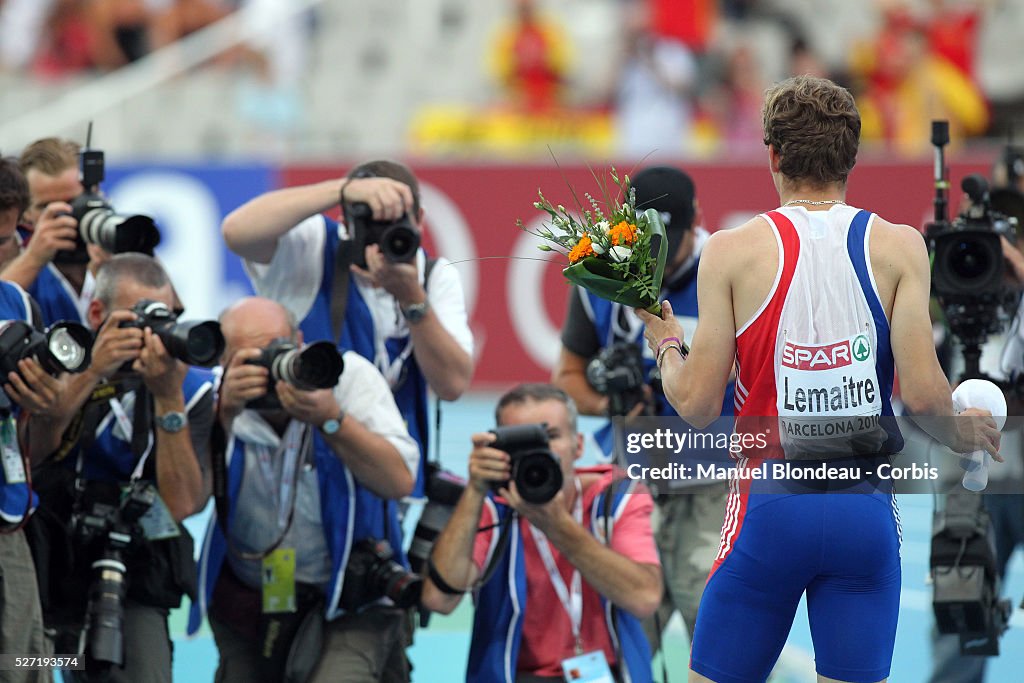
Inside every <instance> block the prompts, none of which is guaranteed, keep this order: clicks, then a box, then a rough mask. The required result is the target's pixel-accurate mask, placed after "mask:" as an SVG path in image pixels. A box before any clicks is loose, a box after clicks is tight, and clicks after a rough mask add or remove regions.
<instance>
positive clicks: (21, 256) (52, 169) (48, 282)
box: [0, 138, 110, 325]
mask: <svg viewBox="0 0 1024 683" xmlns="http://www.w3.org/2000/svg"><path fill="white" fill-rule="evenodd" d="M79 151H80V147H79V145H78V143H76V142H73V141H71V140H65V139H62V138H43V139H41V140H36V141H35V142H33V143H32V144H30V145H29V146H28V147H26V148H25V149H24V150H23V151H22V153H21V157H20V159H19V164H20V166H21V170H22V173H24V174H25V178H26V179H27V180H28V186H29V193H30V198H31V199H30V202H29V206H28V207H27V208H26V210H25V211H24V213H23V215H22V219H21V230H20V232H21V235H20V240H24V242H25V245H24V247H23V248H22V249H21V250H20V253H19V252H18V251H14V252H13V254H12V255H13V256H14V258H13V260H11V261H10V262H9V263H5V264H4V265H3V266H2V270H0V275H2V277H3V278H4V279H5V280H9V281H11V282H16V283H17V284H19V285H21V286H22V287H24V288H25V289H26V290H27V291H28V292H29V293H30V294H32V296H33V297H34V298H35V299H36V301H37V302H38V303H39V307H40V310H41V311H42V314H43V320H44V321H45V323H46V324H47V325H49V324H52V323H54V322H56V321H58V320H73V321H75V322H80V323H82V324H83V325H84V324H87V320H86V316H87V311H88V308H89V303H90V302H91V301H92V299H93V296H94V293H95V290H96V278H95V276H96V270H97V268H99V266H100V265H101V264H102V263H103V262H104V261H106V260H107V259H108V258H109V257H110V254H109V253H107V252H106V251H104V250H103V248H102V247H99V246H96V245H86V247H85V251H84V252H77V251H76V237H77V236H78V221H77V220H75V218H74V217H73V216H72V215H71V203H70V202H71V201H72V200H74V198H75V197H77V196H78V195H80V194H82V192H83V190H84V189H85V188H84V187H83V186H82V182H81V180H80V179H79V168H78V154H79ZM72 255H74V256H72Z"/></svg>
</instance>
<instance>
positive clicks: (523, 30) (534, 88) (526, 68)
mask: <svg viewBox="0 0 1024 683" xmlns="http://www.w3.org/2000/svg"><path fill="white" fill-rule="evenodd" d="M566 41H567V37H566V32H565V31H564V30H563V29H562V28H561V27H560V26H558V25H556V24H555V23H553V22H552V21H551V20H550V19H549V18H547V17H543V16H541V15H540V14H539V13H538V10H537V6H536V3H535V1H534V0H515V15H514V17H512V19H511V20H510V21H509V22H507V23H506V24H505V25H503V26H502V27H501V28H499V30H498V32H497V35H496V36H495V38H494V40H492V41H491V54H490V63H491V67H492V70H493V71H494V72H495V73H496V74H497V76H498V79H499V81H500V82H501V84H502V86H503V87H504V88H505V90H506V93H507V95H508V99H509V100H511V102H512V103H513V104H515V105H516V106H517V107H521V108H522V109H525V110H526V111H527V112H543V111H550V110H551V109H554V108H555V107H557V106H558V105H559V103H560V97H561V86H562V84H563V82H564V81H565V74H566V65H567V62H568V50H567V48H566Z"/></svg>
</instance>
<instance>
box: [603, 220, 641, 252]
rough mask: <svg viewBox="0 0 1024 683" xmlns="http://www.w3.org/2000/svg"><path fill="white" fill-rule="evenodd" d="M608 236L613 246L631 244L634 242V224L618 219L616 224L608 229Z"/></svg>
mask: <svg viewBox="0 0 1024 683" xmlns="http://www.w3.org/2000/svg"><path fill="white" fill-rule="evenodd" d="M608 237H609V238H611V241H612V245H613V246H616V247H617V246H620V245H621V246H628V245H631V244H633V242H636V226H635V225H633V224H632V223H627V222H626V221H620V222H619V224H618V225H616V226H615V227H613V228H611V229H609V230H608Z"/></svg>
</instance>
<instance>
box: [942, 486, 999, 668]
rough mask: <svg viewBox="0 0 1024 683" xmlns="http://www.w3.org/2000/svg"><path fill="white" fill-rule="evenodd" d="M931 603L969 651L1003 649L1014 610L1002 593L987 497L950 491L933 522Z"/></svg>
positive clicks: (944, 628)
mask: <svg viewBox="0 0 1024 683" xmlns="http://www.w3.org/2000/svg"><path fill="white" fill-rule="evenodd" d="M931 574H932V580H933V583H934V595H933V598H932V608H933V610H934V612H935V621H936V624H937V626H938V629H939V632H940V633H949V634H953V633H955V634H958V635H959V636H960V653H961V654H964V655H987V656H995V655H998V654H999V637H1000V636H1001V635H1002V634H1003V633H1004V632H1005V631H1006V629H1007V626H1008V624H1009V620H1010V614H1011V612H1012V610H1011V606H1010V601H1009V600H1004V599H1000V597H999V576H998V573H997V568H996V552H995V540H994V538H993V537H992V533H991V525H990V520H989V515H988V512H986V511H985V508H984V506H983V505H982V497H981V496H979V495H976V494H970V493H955V494H949V495H948V496H947V498H946V506H945V509H944V510H941V511H939V510H936V512H935V519H934V523H933V528H932V549H931Z"/></svg>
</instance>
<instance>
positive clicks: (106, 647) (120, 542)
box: [71, 481, 157, 671]
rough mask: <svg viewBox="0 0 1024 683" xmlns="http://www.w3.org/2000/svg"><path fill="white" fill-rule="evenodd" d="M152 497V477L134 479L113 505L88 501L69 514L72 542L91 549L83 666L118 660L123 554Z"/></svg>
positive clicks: (123, 593)
mask: <svg viewBox="0 0 1024 683" xmlns="http://www.w3.org/2000/svg"><path fill="white" fill-rule="evenodd" d="M156 497H157V492H156V488H155V487H154V486H153V484H152V483H150V482H143V481H134V482H132V484H131V485H130V486H129V488H128V489H127V490H126V491H125V492H124V493H123V494H122V496H121V499H120V502H119V504H118V505H107V504H103V503H93V504H92V505H91V506H90V507H89V509H88V510H85V511H81V510H79V511H75V513H74V514H73V515H72V518H71V530H72V533H73V534H74V537H75V539H76V541H77V542H78V544H79V545H80V546H81V547H85V548H90V549H96V552H97V554H96V560H95V561H94V562H93V563H92V569H93V579H92V582H91V583H90V585H89V601H88V605H87V607H86V613H85V630H84V631H83V636H82V637H83V642H84V643H85V649H84V652H85V658H86V664H87V668H89V670H99V671H103V670H106V669H109V668H110V667H114V666H123V665H124V601H125V596H126V594H127V591H128V586H127V583H126V580H125V579H126V576H125V575H126V572H127V569H126V567H125V564H124V557H125V555H126V554H128V553H129V552H130V551H131V549H132V547H133V545H134V544H135V543H137V542H138V539H139V534H140V531H139V528H138V522H139V520H140V519H141V518H142V516H143V515H145V514H146V512H148V511H149V509H150V508H151V507H152V506H153V504H154V503H155V502H156Z"/></svg>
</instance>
